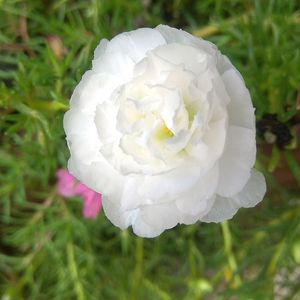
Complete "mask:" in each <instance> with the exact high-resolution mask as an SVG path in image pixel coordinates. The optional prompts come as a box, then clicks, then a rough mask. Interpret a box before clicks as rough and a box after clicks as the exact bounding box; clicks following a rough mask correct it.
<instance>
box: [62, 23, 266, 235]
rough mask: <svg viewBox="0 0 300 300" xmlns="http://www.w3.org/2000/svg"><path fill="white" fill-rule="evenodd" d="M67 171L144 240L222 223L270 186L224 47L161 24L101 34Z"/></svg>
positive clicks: (76, 116)
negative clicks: (192, 226) (110, 35)
mask: <svg viewBox="0 0 300 300" xmlns="http://www.w3.org/2000/svg"><path fill="white" fill-rule="evenodd" d="M64 128H65V132H66V135H67V142H68V146H69V149H70V152H71V157H70V160H69V164H68V168H69V171H70V173H71V174H73V175H74V176H75V177H76V178H77V179H78V180H80V181H81V182H83V183H84V184H85V185H87V186H88V187H90V188H92V189H93V190H95V191H96V192H98V193H101V194H102V203H103V208H104V212H105V214H106V216H107V217H108V218H109V219H110V221H111V222H112V223H113V224H115V225H116V226H118V227H120V228H122V229H125V228H127V227H129V226H132V228H133V231H134V232H135V233H136V234H137V235H139V236H143V237H155V236H158V235H159V234H161V233H162V232H163V231H164V230H166V229H169V228H172V227H174V226H176V225H177V224H178V223H180V224H192V223H195V222H197V221H199V220H200V221H203V222H221V221H224V220H227V219H230V218H232V216H233V215H234V214H235V213H236V212H237V210H238V209H239V208H241V207H253V206H255V205H256V204H257V203H258V202H260V201H261V200H262V198H263V196H264V194H265V191H266V184H265V180H264V177H263V176H262V174H261V173H260V172H258V171H256V170H255V169H253V166H254V163H255V159H256V140H255V115H254V108H253V105H252V102H251V97H250V94H249V91H248V89H247V88H246V86H245V83H244V81H243V78H242V76H241V75H240V73H239V72H238V71H237V70H236V68H235V67H234V66H233V65H232V64H231V62H230V61H229V60H228V58H227V57H226V56H224V55H222V54H221V53H220V51H219V50H218V49H217V47H216V46H215V45H214V44H212V43H210V42H208V41H205V40H202V39H199V38H196V37H194V36H192V35H190V34H188V33H187V32H185V31H182V30H178V29H174V28H170V27H168V26H163V25H160V26H158V27H156V28H154V29H150V28H142V29H138V30H134V31H131V32H125V33H122V34H119V35H117V36H116V37H114V38H113V39H112V40H111V41H108V40H106V39H104V40H102V41H101V42H100V44H99V46H98V47H97V48H96V50H95V54H94V59H93V66H92V69H91V70H89V71H87V72H86V73H85V74H84V75H83V77H82V80H81V81H80V83H79V84H78V86H77V87H76V88H75V91H74V93H73V95H72V98H71V101H70V110H69V111H68V112H67V113H66V115H65V118H64Z"/></svg>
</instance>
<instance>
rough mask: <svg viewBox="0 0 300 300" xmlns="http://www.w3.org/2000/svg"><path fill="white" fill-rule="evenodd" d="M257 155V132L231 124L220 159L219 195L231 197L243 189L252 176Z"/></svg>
mask: <svg viewBox="0 0 300 300" xmlns="http://www.w3.org/2000/svg"><path fill="white" fill-rule="evenodd" d="M255 156H256V145H255V132H254V131H253V130H250V129H247V128H243V127H236V126H229V127H228V131H227V138H226V145H225V149H224V152H223V154H222V157H221V158H220V161H219V166H220V181H219V185H218V188H217V193H218V194H219V195H221V196H223V197H230V196H233V195H236V194H237V193H238V192H240V191H241V190H242V188H243V187H244V186H245V184H246V182H247V181H248V179H249V178H250V170H251V168H252V167H253V164H254V162H255Z"/></svg>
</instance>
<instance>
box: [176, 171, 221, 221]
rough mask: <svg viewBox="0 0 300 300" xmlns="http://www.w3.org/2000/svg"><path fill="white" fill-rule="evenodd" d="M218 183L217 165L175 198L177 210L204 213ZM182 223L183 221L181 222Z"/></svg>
mask: <svg viewBox="0 0 300 300" xmlns="http://www.w3.org/2000/svg"><path fill="white" fill-rule="evenodd" d="M217 185H218V167H217V166H215V167H213V168H212V169H211V170H209V172H208V173H207V174H205V175H204V176H202V177H201V179H200V180H199V181H198V182H197V183H196V184H195V185H194V187H193V188H191V189H190V190H189V191H187V192H185V193H183V194H182V195H180V196H179V198H178V199H177V200H176V206H177V207H178V209H179V211H180V212H181V213H183V214H187V215H191V216H194V215H197V216H198V219H199V217H200V216H201V215H205V213H207V212H208V210H209V209H210V208H211V205H212V203H213V201H212V200H211V198H212V196H213V194H214V193H215V190H216V187H217ZM183 223H184V222H183Z"/></svg>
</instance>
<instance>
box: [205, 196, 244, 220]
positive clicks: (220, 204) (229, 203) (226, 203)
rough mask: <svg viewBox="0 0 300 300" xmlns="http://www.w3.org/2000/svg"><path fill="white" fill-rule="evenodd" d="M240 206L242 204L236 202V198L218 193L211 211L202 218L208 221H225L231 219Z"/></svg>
mask: <svg viewBox="0 0 300 300" xmlns="http://www.w3.org/2000/svg"><path fill="white" fill-rule="evenodd" d="M239 208H240V206H239V205H238V204H237V203H236V202H235V200H233V199H230V198H224V197H221V196H219V195H217V196H216V199H215V202H214V204H213V206H212V208H211V210H210V211H209V213H208V214H207V215H206V216H204V217H201V218H200V220H201V221H203V222H208V223H209V222H215V223H218V222H223V221H225V220H228V219H231V218H232V217H233V216H234V215H235V214H236V212H237V211H238V209H239Z"/></svg>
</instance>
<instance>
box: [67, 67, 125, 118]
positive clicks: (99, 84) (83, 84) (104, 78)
mask: <svg viewBox="0 0 300 300" xmlns="http://www.w3.org/2000/svg"><path fill="white" fill-rule="evenodd" d="M120 82H122V81H120V79H119V78H118V77H115V76H111V75H109V74H97V73H95V72H93V71H87V72H86V73H85V74H84V75H83V76H82V79H81V81H80V83H79V84H78V85H77V86H76V88H75V90H74V92H73V94H72V97H71V100H70V106H71V108H73V107H74V108H76V109H81V110H82V111H83V112H85V113H87V114H93V113H94V111H95V109H96V106H97V105H98V104H99V103H102V102H104V101H105V100H108V99H109V98H110V96H111V94H112V93H113V91H114V90H115V88H116V87H117V86H118V85H119V84H120Z"/></svg>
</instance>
